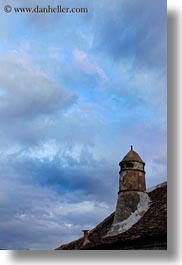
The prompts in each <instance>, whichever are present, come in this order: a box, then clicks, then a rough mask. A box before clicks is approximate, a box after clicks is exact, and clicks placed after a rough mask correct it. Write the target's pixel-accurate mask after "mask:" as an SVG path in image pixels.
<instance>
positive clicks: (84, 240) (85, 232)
mask: <svg viewBox="0 0 182 265" xmlns="http://www.w3.org/2000/svg"><path fill="white" fill-rule="evenodd" d="M82 231H83V232H84V238H83V245H82V246H85V245H86V244H88V243H89V240H88V233H89V230H82Z"/></svg>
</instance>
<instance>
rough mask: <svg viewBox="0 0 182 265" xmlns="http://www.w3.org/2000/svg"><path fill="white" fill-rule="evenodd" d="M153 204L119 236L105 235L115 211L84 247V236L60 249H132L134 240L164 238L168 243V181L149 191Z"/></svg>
mask: <svg viewBox="0 0 182 265" xmlns="http://www.w3.org/2000/svg"><path fill="white" fill-rule="evenodd" d="M148 195H149V197H150V198H151V205H150V208H149V210H148V211H147V212H146V213H145V214H144V216H143V217H142V218H141V219H140V220H139V221H138V222H137V223H136V224H134V225H133V226H132V227H131V228H130V229H129V230H127V231H126V232H124V233H121V234H118V235H117V236H112V237H111V236H110V237H105V236H106V234H107V232H108V230H109V228H110V227H111V225H112V222H113V218H114V213H112V214H111V215H110V216H108V217H107V218H106V219H105V220H103V221H102V222H101V223H100V224H98V225H97V226H96V227H95V228H94V229H92V230H91V231H90V232H89V241H90V243H88V244H87V245H86V246H84V247H82V243H83V237H81V238H79V239H78V240H75V241H72V242H71V243H68V244H65V245H62V246H60V247H58V248H57V249H58V250H71V249H132V248H133V247H132V246H133V244H139V243H134V242H140V241H141V240H142V241H143V242H146V245H147V244H148V243H147V242H148V241H150V240H151V238H152V240H155V241H156V244H157V243H158V241H160V240H162V242H164V243H165V244H166V245H167V183H165V184H161V185H158V186H157V187H156V188H155V189H154V190H152V191H150V192H148Z"/></svg>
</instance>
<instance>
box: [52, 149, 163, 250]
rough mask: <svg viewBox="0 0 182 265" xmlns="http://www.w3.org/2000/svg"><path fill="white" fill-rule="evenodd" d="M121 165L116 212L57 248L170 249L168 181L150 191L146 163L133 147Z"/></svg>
mask: <svg viewBox="0 0 182 265" xmlns="http://www.w3.org/2000/svg"><path fill="white" fill-rule="evenodd" d="M119 166H120V172H119V176H120V177H119V192H118V200H117V205H116V210H115V212H114V213H112V214H111V215H110V216H108V217H107V218H106V219H105V220H103V221H102V222H101V223H100V224H98V225H97V226H96V227H95V228H94V229H92V230H91V231H90V232H89V231H88V230H84V236H83V237H81V238H79V239H78V240H75V241H72V242H70V243H68V244H64V245H61V246H60V247H58V248H57V250H76V249H77V250H94V249H100V250H101V249H118V250H119V249H120V250H124V249H128V250H129V249H164V250H165V249H167V183H166V182H164V183H162V184H159V185H157V186H156V187H155V188H153V189H151V190H149V191H146V182H145V163H144V161H143V160H142V159H141V157H140V156H139V154H138V153H137V152H135V151H134V150H133V147H132V146H131V150H130V151H129V152H128V153H127V155H126V156H125V157H124V158H123V159H122V161H121V162H120V163H119Z"/></svg>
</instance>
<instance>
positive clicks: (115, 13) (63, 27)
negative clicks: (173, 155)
mask: <svg viewBox="0 0 182 265" xmlns="http://www.w3.org/2000/svg"><path fill="white" fill-rule="evenodd" d="M6 4H10V5H12V7H34V6H36V5H37V4H39V5H40V6H42V7H46V6H47V5H48V4H49V5H52V6H53V7H54V6H56V5H57V4H61V5H62V6H63V7H64V6H65V7H75V5H76V7H87V8H88V10H89V12H88V13H87V14H28V13H26V14H15V13H13V12H12V13H9V14H7V13H5V12H4V10H3V9H4V5H6ZM25 5H26V6H25ZM0 8H1V11H0V12H1V16H0V20H1V23H0V36H1V44H0V68H1V71H0V186H1V189H0V235H1V236H0V248H11V249H22V248H29V249H53V248H55V247H57V246H58V245H60V244H61V243H66V242H69V241H70V240H73V239H75V238H77V237H79V236H81V235H82V232H81V230H82V229H84V228H88V229H90V228H93V227H94V226H95V225H96V224H97V223H98V222H100V221H101V220H102V219H103V218H105V217H106V216H107V215H108V214H109V213H111V212H112V211H114V209H115V205H116V198H117V191H118V177H119V176H118V172H119V166H118V163H119V161H120V160H121V159H122V158H123V156H124V155H125V154H126V153H127V152H128V151H129V149H130V145H131V144H132V145H133V146H134V149H135V150H136V151H137V152H138V153H139V154H140V156H141V157H142V159H143V160H144V161H145V162H146V182H147V187H150V186H153V185H155V184H158V183H160V182H162V181H165V180H166V149H167V148H166V107H167V106H166V90H167V89H166V1H164V0H150V1H146V0H137V1H136V0H132V1H131V0H127V1H126V0H115V1H111V0H110V1H109V0H101V1H96V0H89V1H81V0H78V1H69V0H67V1H61V2H60V1H51V0H49V1H46V0H45V1H41V0H39V1H32V0H31V1H29V0H27V1H26V4H25V1H21V0H16V1H11V0H9V1H8V3H7V1H6V0H3V1H1V4H0Z"/></svg>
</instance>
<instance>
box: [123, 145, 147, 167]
mask: <svg viewBox="0 0 182 265" xmlns="http://www.w3.org/2000/svg"><path fill="white" fill-rule="evenodd" d="M128 161H136V162H141V163H144V162H143V160H142V159H141V157H140V156H139V154H138V153H137V152H135V151H134V150H133V146H131V150H130V151H129V152H128V153H127V154H126V155H125V157H124V158H123V159H122V161H121V162H120V163H123V162H128Z"/></svg>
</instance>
